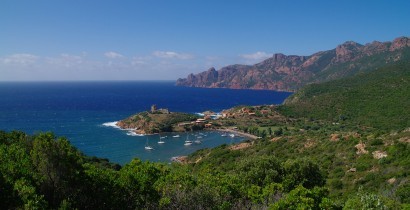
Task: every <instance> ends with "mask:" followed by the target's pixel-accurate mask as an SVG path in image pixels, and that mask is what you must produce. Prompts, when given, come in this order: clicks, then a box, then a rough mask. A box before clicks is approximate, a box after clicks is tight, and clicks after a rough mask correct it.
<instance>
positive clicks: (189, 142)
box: [184, 134, 192, 146]
mask: <svg viewBox="0 0 410 210" xmlns="http://www.w3.org/2000/svg"><path fill="white" fill-rule="evenodd" d="M188 136H189V134H187V135H186V140H185V144H184V145H185V146H189V145H191V144H192V141H191V140H189V138H188Z"/></svg>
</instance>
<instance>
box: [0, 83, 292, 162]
mask: <svg viewBox="0 0 410 210" xmlns="http://www.w3.org/2000/svg"><path fill="white" fill-rule="evenodd" d="M290 94H291V93H286V92H275V91H263V90H230V89H203V88H188V87H177V86H174V81H166V82H164V81H161V82H152V81H151V82H141V81H134V82H128V81H127V82H1V83H0V130H5V131H12V130H21V131H24V132H27V133H29V134H35V133H39V132H44V131H52V132H54V133H55V134H56V135H57V136H65V137H67V138H68V139H69V140H70V142H71V143H72V144H73V145H75V146H76V147H77V148H79V149H80V150H81V151H82V152H83V153H85V154H86V155H90V156H97V157H102V158H108V159H109V160H110V161H112V162H116V163H120V164H125V163H127V162H129V161H130V160H131V159H133V158H136V157H137V158H140V159H142V160H150V161H161V162H169V161H170V158H171V157H173V156H179V155H187V154H189V153H192V152H194V151H195V150H198V149H201V148H205V147H215V146H218V145H221V144H231V143H235V142H239V141H242V140H243V138H240V137H235V138H227V137H222V136H221V134H220V133H218V132H202V133H191V134H189V135H190V136H189V138H190V139H193V138H197V137H196V136H202V139H201V140H202V144H193V145H191V146H184V145H183V144H184V141H185V139H186V134H184V133H182V134H180V135H181V138H172V137H171V135H175V134H169V135H168V137H167V138H166V139H165V142H166V143H165V144H163V145H159V144H157V141H158V140H159V136H158V135H152V136H132V135H129V132H128V131H126V130H120V129H118V128H115V127H112V126H107V125H109V123H110V122H115V121H118V120H121V119H124V118H126V117H128V116H130V115H132V114H135V113H137V112H141V111H145V110H149V109H150V107H151V105H152V104H156V105H157V106H158V107H159V108H168V109H169V110H170V111H173V112H189V113H196V112H203V111H206V110H212V111H216V112H219V111H222V110H223V109H227V108H230V107H233V106H237V105H245V104H246V105H260V104H280V103H282V102H283V101H284V99H286V98H287V97H288V96H289V95H290ZM195 135H196V136H195ZM147 139H148V140H147ZM147 141H148V142H149V144H150V145H151V146H153V147H154V150H152V151H146V150H145V149H144V145H145V144H146V142H147Z"/></svg>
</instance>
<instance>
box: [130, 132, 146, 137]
mask: <svg viewBox="0 0 410 210" xmlns="http://www.w3.org/2000/svg"><path fill="white" fill-rule="evenodd" d="M127 135H128V136H145V135H144V134H138V133H135V132H133V131H129V132H127Z"/></svg>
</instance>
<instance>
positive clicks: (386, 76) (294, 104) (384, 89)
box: [280, 62, 410, 130]
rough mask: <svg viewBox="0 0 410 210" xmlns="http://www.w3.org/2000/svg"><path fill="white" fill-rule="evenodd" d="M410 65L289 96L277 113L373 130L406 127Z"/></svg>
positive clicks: (310, 87)
mask: <svg viewBox="0 0 410 210" xmlns="http://www.w3.org/2000/svg"><path fill="white" fill-rule="evenodd" d="M409 107H410V62H406V63H403V62H401V63H398V64H395V65H391V66H386V67H384V68H381V69H378V70H375V71H373V72H370V73H364V74H361V75H358V76H355V77H351V78H346V79H341V80H335V81H331V82H326V83H323V84H311V85H308V86H306V87H305V88H303V89H301V90H300V91H298V92H297V93H295V94H294V95H292V96H291V97H289V98H288V99H287V100H286V101H285V104H284V105H283V106H281V107H280V109H281V112H282V113H285V114H286V115H288V116H293V117H307V118H314V119H326V120H332V121H349V122H352V123H356V124H360V125H363V126H370V127H374V128H377V129H383V130H386V129H387V130H388V129H404V128H407V127H410V109H409Z"/></svg>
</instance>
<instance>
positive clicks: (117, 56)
mask: <svg viewBox="0 0 410 210" xmlns="http://www.w3.org/2000/svg"><path fill="white" fill-rule="evenodd" d="M104 55H105V57H107V58H114V59H115V58H123V57H124V56H123V55H121V54H119V53H116V52H112V51H111V52H106V53H104Z"/></svg>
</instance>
